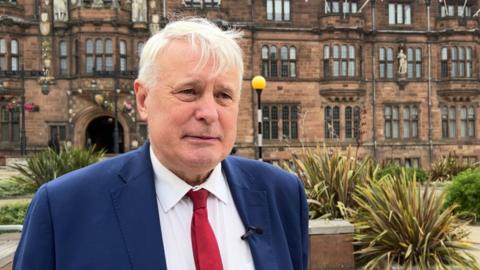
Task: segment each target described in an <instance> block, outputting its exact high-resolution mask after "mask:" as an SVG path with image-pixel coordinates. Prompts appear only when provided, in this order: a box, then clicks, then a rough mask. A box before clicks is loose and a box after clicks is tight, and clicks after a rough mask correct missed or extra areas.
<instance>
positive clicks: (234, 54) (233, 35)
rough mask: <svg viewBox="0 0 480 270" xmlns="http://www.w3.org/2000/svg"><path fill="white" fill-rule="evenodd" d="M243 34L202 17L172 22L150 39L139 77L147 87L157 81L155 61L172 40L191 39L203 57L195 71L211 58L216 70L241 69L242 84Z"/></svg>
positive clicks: (146, 45)
mask: <svg viewBox="0 0 480 270" xmlns="http://www.w3.org/2000/svg"><path fill="white" fill-rule="evenodd" d="M241 37H242V34H241V33H240V32H239V31H237V30H233V29H231V30H226V31H223V30H222V29H220V28H219V27H218V26H216V25H215V24H214V23H212V22H210V21H208V20H206V19H202V18H197V17H194V18H188V19H184V20H179V21H175V22H171V23H169V24H167V26H165V28H163V29H162V30H161V31H160V32H158V33H157V34H155V35H153V36H152V37H150V39H148V41H147V43H146V44H145V46H144V47H143V50H142V54H141V56H140V63H139V68H140V69H139V72H138V79H139V80H140V81H142V82H143V83H144V84H145V86H146V87H147V88H153V87H154V86H155V84H156V82H157V78H158V77H157V74H156V69H155V60H156V58H157V56H158V55H159V53H161V52H162V51H163V50H164V49H165V48H166V47H167V46H168V45H169V44H170V43H171V42H172V41H175V40H187V41H188V42H189V43H190V44H191V45H192V48H195V49H198V50H199V52H200V59H199V62H198V64H197V65H196V67H195V70H199V69H201V68H203V67H204V66H205V65H206V64H207V62H208V61H209V60H212V61H213V63H214V68H213V73H214V74H217V75H218V74H221V73H223V72H225V71H226V69H227V68H237V69H238V71H239V76H240V84H241V82H242V77H243V58H242V49H241V48H240V46H239V45H238V43H237V42H238V40H240V39H241Z"/></svg>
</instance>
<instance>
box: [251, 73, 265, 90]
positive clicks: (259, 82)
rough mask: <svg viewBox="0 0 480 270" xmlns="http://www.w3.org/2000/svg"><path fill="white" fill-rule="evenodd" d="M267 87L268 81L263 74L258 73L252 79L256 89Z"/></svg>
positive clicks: (253, 86)
mask: <svg viewBox="0 0 480 270" xmlns="http://www.w3.org/2000/svg"><path fill="white" fill-rule="evenodd" d="M265 87H267V81H266V80H265V78H264V77H263V76H261V75H257V76H255V77H253V79H252V88H253V89H255V90H263V89H265Z"/></svg>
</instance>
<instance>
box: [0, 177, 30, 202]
mask: <svg viewBox="0 0 480 270" xmlns="http://www.w3.org/2000/svg"><path fill="white" fill-rule="evenodd" d="M34 192H35V190H32V189H31V188H30V187H28V186H25V185H22V183H18V182H17V181H16V180H15V179H13V178H7V179H2V180H0V198H6V197H13V196H22V195H27V194H33V193H34Z"/></svg>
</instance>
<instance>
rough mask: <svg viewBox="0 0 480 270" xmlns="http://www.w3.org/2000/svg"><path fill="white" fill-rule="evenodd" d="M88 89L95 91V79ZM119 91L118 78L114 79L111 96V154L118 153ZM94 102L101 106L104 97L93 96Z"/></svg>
mask: <svg viewBox="0 0 480 270" xmlns="http://www.w3.org/2000/svg"><path fill="white" fill-rule="evenodd" d="M90 87H91V88H92V89H93V91H96V90H97V81H96V80H95V79H93V80H91V81H90ZM120 92H121V89H120V87H119V85H118V78H115V87H114V89H113V94H114V96H113V97H114V101H113V109H114V118H115V119H114V127H113V152H114V153H115V154H118V153H120V147H119V144H120V142H119V141H120V135H119V130H118V95H119V94H120ZM94 100H95V102H96V103H97V104H98V105H100V106H102V105H103V104H104V102H107V101H105V99H104V97H103V96H102V95H100V94H95V95H94Z"/></svg>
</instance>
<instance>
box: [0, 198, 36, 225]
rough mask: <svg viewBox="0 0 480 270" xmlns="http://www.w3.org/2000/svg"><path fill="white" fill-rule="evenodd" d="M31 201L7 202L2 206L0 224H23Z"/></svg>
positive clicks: (0, 208)
mask: <svg viewBox="0 0 480 270" xmlns="http://www.w3.org/2000/svg"><path fill="white" fill-rule="evenodd" d="M29 205H30V203H29V202H24V203H12V204H6V205H4V206H1V207H0V224H1V225H11V224H23V221H24V219H25V215H26V214H27V209H28V206H29Z"/></svg>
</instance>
